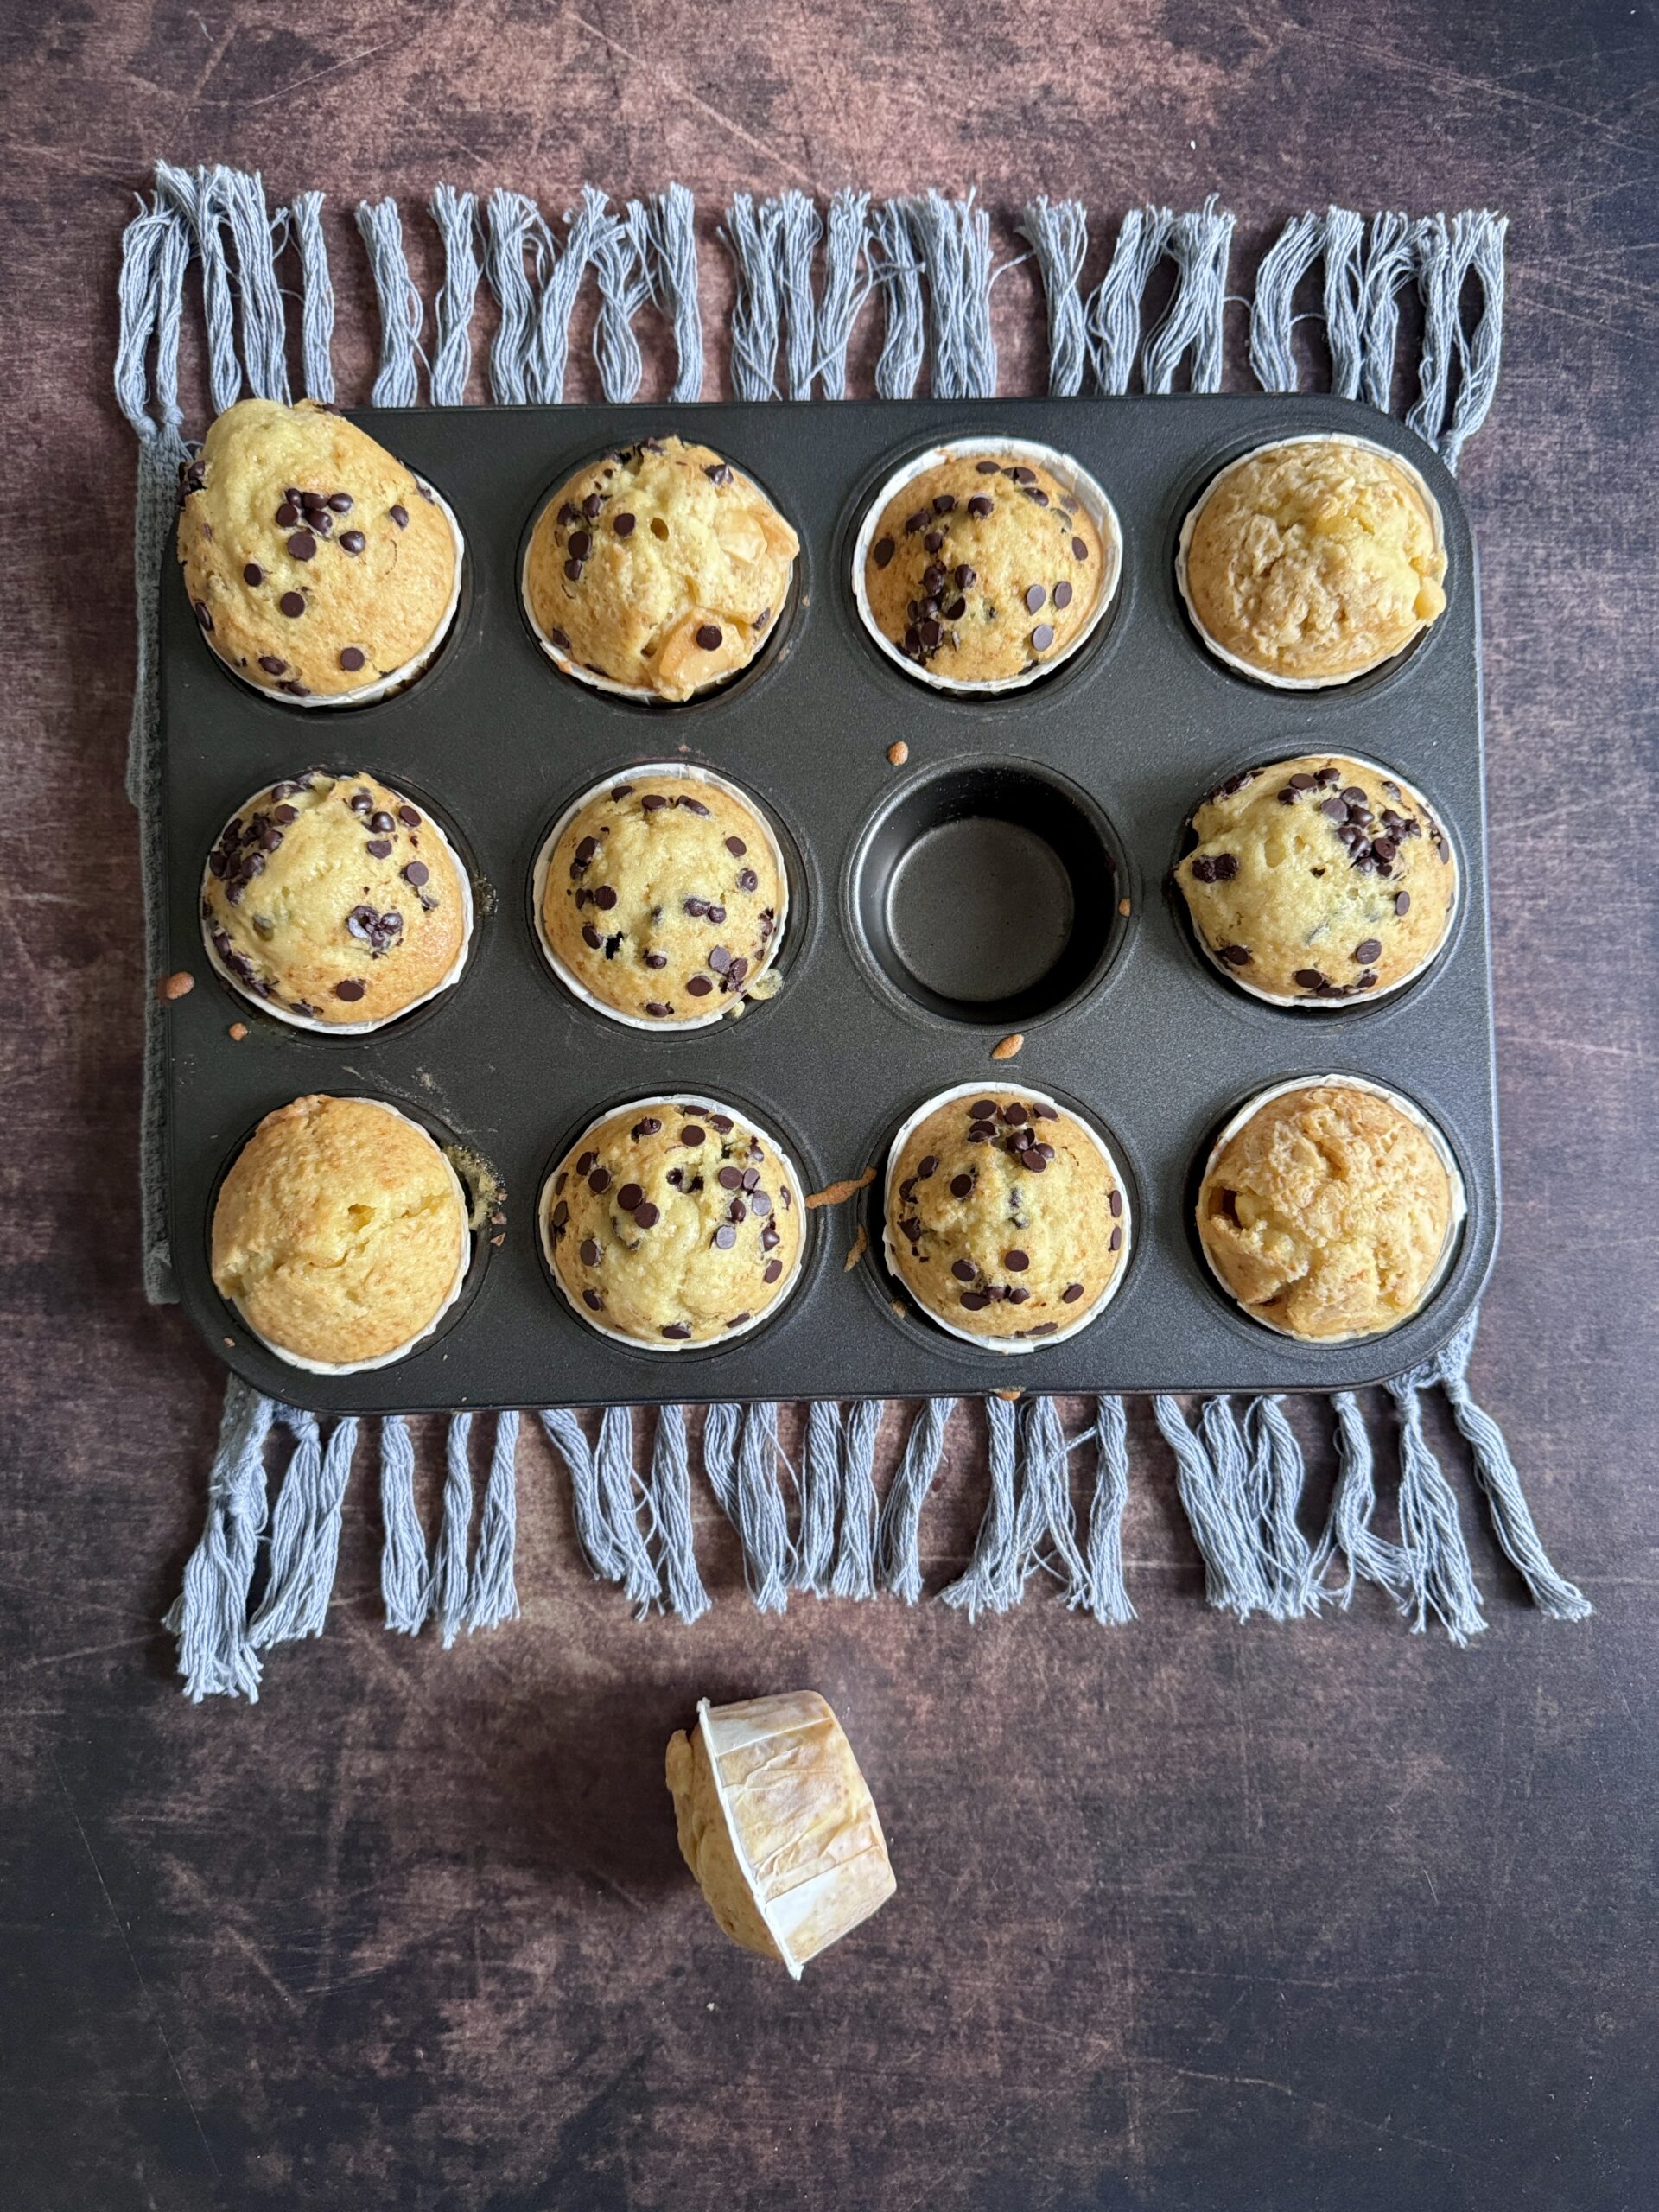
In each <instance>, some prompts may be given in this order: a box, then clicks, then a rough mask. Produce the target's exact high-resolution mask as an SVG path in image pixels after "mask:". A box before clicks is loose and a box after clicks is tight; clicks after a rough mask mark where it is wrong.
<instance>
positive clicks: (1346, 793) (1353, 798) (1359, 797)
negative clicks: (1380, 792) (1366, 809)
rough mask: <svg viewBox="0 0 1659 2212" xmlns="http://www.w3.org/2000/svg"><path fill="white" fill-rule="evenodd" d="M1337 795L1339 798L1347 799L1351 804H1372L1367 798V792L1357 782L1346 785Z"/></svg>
mask: <svg viewBox="0 0 1659 2212" xmlns="http://www.w3.org/2000/svg"><path fill="white" fill-rule="evenodd" d="M1337 796H1338V798H1344V799H1346V800H1347V802H1348V804H1349V805H1350V806H1366V805H1368V804H1370V802H1369V800H1368V799H1367V798H1366V796H1365V793H1364V792H1363V791H1362V790H1361V789H1360V787H1359V785H1357V784H1348V785H1344V788H1343V789H1342V790H1341V791H1339V792H1338V794H1337Z"/></svg>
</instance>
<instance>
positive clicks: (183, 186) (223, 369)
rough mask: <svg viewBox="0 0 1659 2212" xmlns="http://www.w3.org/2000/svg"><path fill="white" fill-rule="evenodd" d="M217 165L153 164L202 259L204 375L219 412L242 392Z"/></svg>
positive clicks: (161, 188)
mask: <svg viewBox="0 0 1659 2212" xmlns="http://www.w3.org/2000/svg"><path fill="white" fill-rule="evenodd" d="M225 175H226V172H225V171H223V170H221V169H217V168H212V169H209V168H198V169H196V170H194V172H193V171H191V170H188V169H180V168H174V167H173V166H172V164H171V163H170V162H156V191H157V193H158V194H159V195H160V197H161V198H162V200H166V201H167V202H168V205H170V206H171V207H174V208H175V209H176V211H177V213H179V215H180V216H181V218H182V219H183V221H184V223H185V225H186V226H187V228H188V231H189V232H190V235H191V236H192V238H194V241H195V248H196V253H197V256H198V257H199V259H200V263H201V306H202V318H203V321H204V322H205V324H206V326H207V380H208V385H209V388H210V390H211V391H212V393H213V412H214V413H215V414H216V415H222V414H223V413H224V411H225V410H226V408H227V407H232V406H234V405H235V404H236V402H237V401H238V399H239V398H240V397H241V396H242V372H241V370H240V369H239V368H238V365H237V359H236V324H235V314H234V309H233V307H232V289H231V271H230V264H229V263H228V262H227V261H226V256H225V239H224V236H223V228H222V224H223V214H224V210H223V207H222V204H221V196H220V195H221V179H222V178H223V177H224V176H225Z"/></svg>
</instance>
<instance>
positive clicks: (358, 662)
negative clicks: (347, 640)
mask: <svg viewBox="0 0 1659 2212" xmlns="http://www.w3.org/2000/svg"><path fill="white" fill-rule="evenodd" d="M367 658H368V656H367V654H366V653H365V652H364V650H363V648H362V646H361V645H342V646H341V647H340V666H341V667H342V668H343V669H346V670H347V671H353V672H355V671H357V670H358V669H359V668H361V667H362V665H363V664H364V662H365V660H366V659H367Z"/></svg>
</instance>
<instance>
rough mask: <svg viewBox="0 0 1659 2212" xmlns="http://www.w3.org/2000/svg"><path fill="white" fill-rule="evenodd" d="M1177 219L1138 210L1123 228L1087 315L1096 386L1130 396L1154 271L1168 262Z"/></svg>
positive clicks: (1147, 209)
mask: <svg viewBox="0 0 1659 2212" xmlns="http://www.w3.org/2000/svg"><path fill="white" fill-rule="evenodd" d="M1174 220H1175V219H1174V217H1173V215H1172V214H1171V213H1170V212H1169V210H1168V208H1167V207H1133V208H1131V209H1130V211H1129V213H1128V214H1127V215H1126V216H1125V217H1124V218H1123V220H1122V224H1121V225H1120V226H1119V227H1118V233H1117V243H1116V245H1115V246H1114V247H1113V249H1112V260H1111V266H1110V267H1109V269H1108V270H1107V271H1106V274H1105V275H1104V276H1103V277H1102V278H1101V280H1100V283H1098V285H1097V286H1096V288H1095V290H1094V293H1093V295H1092V296H1091V297H1090V301H1089V304H1088V307H1087V308H1086V309H1085V310H1084V328H1085V330H1086V332H1087V334H1088V340H1089V353H1090V361H1091V362H1092V364H1093V366H1094V372H1095V382H1096V385H1098V386H1099V388H1100V389H1101V391H1104V392H1111V393H1122V392H1126V391H1128V388H1129V378H1130V377H1131V376H1132V375H1133V374H1134V372H1135V359H1136V357H1137V355H1138V354H1139V353H1140V351H1141V302H1142V301H1143V300H1144V299H1145V297H1146V291H1147V284H1148V283H1150V282H1151V280H1152V272H1153V270H1154V269H1155V268H1156V267H1157V266H1158V264H1159V263H1160V261H1161V260H1162V259H1163V257H1164V252H1165V250H1166V247H1167V245H1168V244H1169V234H1170V231H1171V229H1172V227H1173V224H1174Z"/></svg>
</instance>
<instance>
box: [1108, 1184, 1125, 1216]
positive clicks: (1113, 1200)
mask: <svg viewBox="0 0 1659 2212" xmlns="http://www.w3.org/2000/svg"><path fill="white" fill-rule="evenodd" d="M1106 1203H1107V1205H1109V1207H1110V1208H1111V1211H1112V1217H1113V1219H1114V1220H1116V1219H1117V1217H1119V1216H1120V1215H1121V1214H1122V1211H1123V1193H1122V1191H1114V1192H1112V1194H1111V1196H1110V1197H1109V1198H1108V1199H1107V1201H1106Z"/></svg>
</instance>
